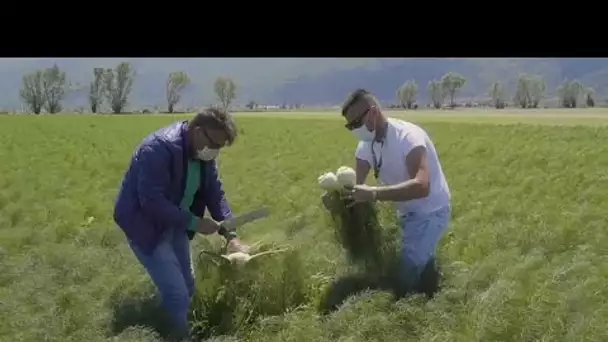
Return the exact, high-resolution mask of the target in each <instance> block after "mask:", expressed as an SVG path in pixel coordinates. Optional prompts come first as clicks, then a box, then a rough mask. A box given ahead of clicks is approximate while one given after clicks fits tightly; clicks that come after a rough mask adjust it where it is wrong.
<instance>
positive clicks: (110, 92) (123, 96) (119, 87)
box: [104, 62, 135, 114]
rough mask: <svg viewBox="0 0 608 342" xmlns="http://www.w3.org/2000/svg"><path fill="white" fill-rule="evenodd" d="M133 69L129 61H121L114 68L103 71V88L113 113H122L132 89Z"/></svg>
mask: <svg viewBox="0 0 608 342" xmlns="http://www.w3.org/2000/svg"><path fill="white" fill-rule="evenodd" d="M134 80H135V71H134V70H133V67H132V66H131V63H128V62H122V63H120V64H118V65H117V66H116V68H115V69H114V70H112V69H106V70H105V71H104V90H105V94H106V99H107V100H108V102H109V103H110V108H111V109H112V112H113V113H114V114H119V113H122V111H123V110H124V109H125V108H126V106H127V104H128V101H129V95H130V94H131V90H132V89H133V81H134Z"/></svg>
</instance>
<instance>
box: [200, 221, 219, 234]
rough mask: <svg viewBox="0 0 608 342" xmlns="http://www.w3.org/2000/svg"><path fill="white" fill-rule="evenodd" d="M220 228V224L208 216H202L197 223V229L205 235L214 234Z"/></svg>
mask: <svg viewBox="0 0 608 342" xmlns="http://www.w3.org/2000/svg"><path fill="white" fill-rule="evenodd" d="M218 229H220V224H219V223H217V222H215V221H213V220H212V219H210V218H207V217H201V218H200V219H199V220H198V223H197V225H196V231H197V232H199V233H201V234H204V235H209V234H213V233H215V232H217V231H218Z"/></svg>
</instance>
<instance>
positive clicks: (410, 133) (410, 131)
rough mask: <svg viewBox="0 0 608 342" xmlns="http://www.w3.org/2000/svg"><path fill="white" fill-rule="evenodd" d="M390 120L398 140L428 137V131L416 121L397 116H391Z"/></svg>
mask: <svg viewBox="0 0 608 342" xmlns="http://www.w3.org/2000/svg"><path fill="white" fill-rule="evenodd" d="M389 122H390V123H391V126H392V127H393V130H394V136H395V137H396V138H397V139H398V140H406V139H407V138H408V137H417V138H421V139H426V138H427V134H426V131H425V130H424V129H423V128H422V127H420V126H418V125H416V124H415V123H412V122H409V121H405V120H400V119H395V118H391V119H390V121H389Z"/></svg>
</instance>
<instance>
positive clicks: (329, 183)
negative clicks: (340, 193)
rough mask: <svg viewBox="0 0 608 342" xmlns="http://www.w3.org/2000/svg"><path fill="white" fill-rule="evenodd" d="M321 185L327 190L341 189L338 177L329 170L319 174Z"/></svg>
mask: <svg viewBox="0 0 608 342" xmlns="http://www.w3.org/2000/svg"><path fill="white" fill-rule="evenodd" d="M317 180H318V181H319V186H320V187H321V188H322V189H324V190H327V191H334V190H339V189H340V183H338V177H336V175H335V174H334V173H333V172H327V173H324V174H322V175H320V176H319V178H318V179H317Z"/></svg>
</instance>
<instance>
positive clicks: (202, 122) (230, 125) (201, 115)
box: [188, 107, 238, 146]
mask: <svg viewBox="0 0 608 342" xmlns="http://www.w3.org/2000/svg"><path fill="white" fill-rule="evenodd" d="M188 125H189V127H190V128H194V127H204V128H208V129H213V130H223V131H224V132H226V137H227V138H226V139H227V140H226V145H227V146H230V145H232V143H234V141H235V140H236V137H237V136H238V130H237V127H236V122H235V121H234V119H233V118H232V115H230V114H229V113H228V112H226V111H225V110H223V109H221V108H216V107H209V108H205V109H203V110H202V111H200V112H198V113H196V115H194V118H193V119H192V120H190V122H189V124H188Z"/></svg>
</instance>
